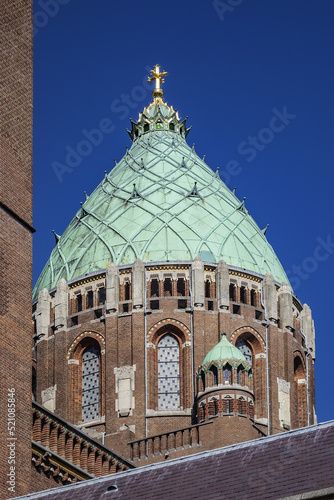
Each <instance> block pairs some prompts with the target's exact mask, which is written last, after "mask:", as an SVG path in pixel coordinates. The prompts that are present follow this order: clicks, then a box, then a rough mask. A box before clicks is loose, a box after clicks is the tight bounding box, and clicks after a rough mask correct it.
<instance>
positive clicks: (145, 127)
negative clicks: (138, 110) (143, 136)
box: [144, 123, 150, 132]
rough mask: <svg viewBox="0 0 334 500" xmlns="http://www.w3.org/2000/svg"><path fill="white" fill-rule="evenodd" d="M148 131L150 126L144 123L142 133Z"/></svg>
mask: <svg viewBox="0 0 334 500" xmlns="http://www.w3.org/2000/svg"><path fill="white" fill-rule="evenodd" d="M149 130H150V126H149V124H148V123H145V125H144V132H148V131H149Z"/></svg>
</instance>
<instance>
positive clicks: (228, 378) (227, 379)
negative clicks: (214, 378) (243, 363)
mask: <svg viewBox="0 0 334 500" xmlns="http://www.w3.org/2000/svg"><path fill="white" fill-rule="evenodd" d="M229 382H230V370H229V369H228V367H226V368H225V384H228V383H229Z"/></svg>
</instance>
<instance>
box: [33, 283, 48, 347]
mask: <svg viewBox="0 0 334 500" xmlns="http://www.w3.org/2000/svg"><path fill="white" fill-rule="evenodd" d="M50 302H51V299H50V295H49V293H48V291H47V289H46V288H43V290H41V292H40V293H39V296H38V302H37V310H36V333H37V336H38V337H39V336H40V335H43V336H46V337H47V336H48V331H49V325H50Z"/></svg>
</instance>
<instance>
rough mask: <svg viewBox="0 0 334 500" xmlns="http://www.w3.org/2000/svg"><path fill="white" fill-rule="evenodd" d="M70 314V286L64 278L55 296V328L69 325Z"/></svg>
mask: <svg viewBox="0 0 334 500" xmlns="http://www.w3.org/2000/svg"><path fill="white" fill-rule="evenodd" d="M67 316H68V286H67V284H66V281H65V280H64V278H62V279H61V280H60V281H59V283H58V285H57V290H56V296H55V328H56V329H62V327H65V328H66V327H67Z"/></svg>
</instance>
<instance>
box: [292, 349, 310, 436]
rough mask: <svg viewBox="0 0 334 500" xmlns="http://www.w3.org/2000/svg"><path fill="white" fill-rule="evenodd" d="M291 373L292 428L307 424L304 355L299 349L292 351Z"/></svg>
mask: <svg viewBox="0 0 334 500" xmlns="http://www.w3.org/2000/svg"><path fill="white" fill-rule="evenodd" d="M293 356H294V357H293V373H294V405H293V407H292V408H293V410H292V411H293V422H294V425H293V427H294V428H298V427H304V426H306V425H307V384H306V365H305V361H304V356H303V355H302V353H301V352H300V351H299V350H296V351H294V353H293Z"/></svg>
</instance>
